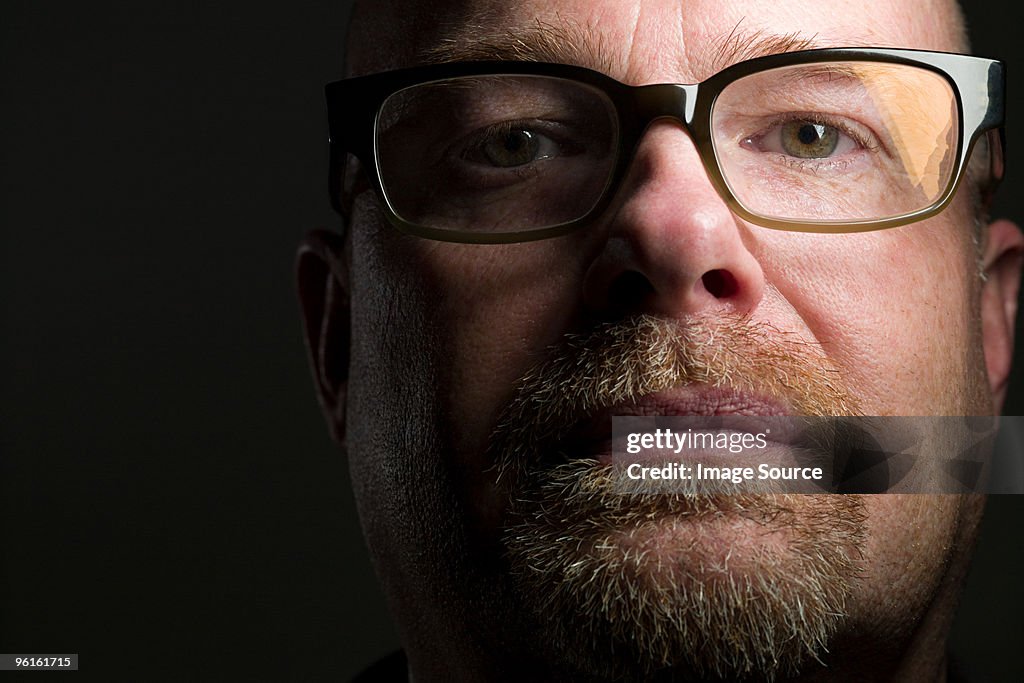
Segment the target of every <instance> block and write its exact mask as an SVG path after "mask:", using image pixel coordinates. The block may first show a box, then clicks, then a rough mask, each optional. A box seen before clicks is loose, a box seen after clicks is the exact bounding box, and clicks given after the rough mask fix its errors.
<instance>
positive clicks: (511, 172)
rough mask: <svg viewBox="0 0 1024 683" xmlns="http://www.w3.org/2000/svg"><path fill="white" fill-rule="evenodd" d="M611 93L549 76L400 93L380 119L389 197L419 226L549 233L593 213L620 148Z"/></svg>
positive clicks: (447, 83) (380, 152) (379, 147)
mask: <svg viewBox="0 0 1024 683" xmlns="http://www.w3.org/2000/svg"><path fill="white" fill-rule="evenodd" d="M617 131H618V124H617V122H616V115H615V111H614V108H613V106H612V104H611V103H610V102H609V101H608V99H607V97H606V96H605V95H604V94H603V93H601V92H600V91H598V90H595V89H593V88H591V87H589V86H587V85H584V84H582V83H577V82H574V81H568V80H564V79H559V78H549V77H544V76H517V75H504V76H483V77H463V78H455V79H448V80H443V81H435V82H432V83H427V84H423V85H417V86H413V87H410V88H407V89H405V90H402V91H399V92H398V93H396V94H394V95H392V96H391V97H390V98H388V99H387V100H386V101H385V102H384V105H383V107H382V108H381V111H380V114H379V116H378V120H377V131H376V154H377V165H378V168H379V171H380V177H381V184H382V185H383V188H384V194H385V196H386V198H387V200H388V202H389V203H390V205H391V207H392V209H393V210H394V211H395V213H396V214H397V215H398V216H399V217H401V218H402V219H403V220H405V221H408V222H410V223H413V224H416V225H420V226H425V227H430V228H436V229H441V230H451V231H453V232H475V233H508V232H520V231H526V230H539V229H543V228H549V227H553V226H556V225H561V224H563V223H568V222H571V221H574V220H576V219H579V218H582V217H583V216H585V215H586V214H587V213H588V212H589V211H590V210H591V209H592V208H593V207H594V205H595V204H596V203H597V201H598V199H599V198H600V197H601V195H602V193H603V192H604V190H605V188H606V186H607V185H608V182H609V179H610V177H611V174H612V169H613V168H614V165H615V156H616V152H617V149H618V141H617Z"/></svg>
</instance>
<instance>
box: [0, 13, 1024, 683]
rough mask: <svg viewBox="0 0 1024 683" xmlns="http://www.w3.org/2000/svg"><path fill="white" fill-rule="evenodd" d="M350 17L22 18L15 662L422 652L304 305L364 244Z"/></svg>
mask: <svg viewBox="0 0 1024 683" xmlns="http://www.w3.org/2000/svg"><path fill="white" fill-rule="evenodd" d="M1004 6H1005V7H1006V8H1010V7H1012V5H1011V4H1010V3H1009V2H1006V3H1001V2H985V3H973V7H971V8H968V10H969V13H970V15H971V20H972V25H973V29H974V37H975V46H976V49H975V51H976V52H977V53H979V54H984V55H986V56H993V57H999V58H1003V59H1005V60H1007V61H1009V62H1010V63H1011V64H1010V69H1009V73H1010V101H1009V113H1010V123H1009V127H1010V134H1009V156H1010V166H1009V172H1008V177H1007V181H1006V184H1005V187H1004V188H1003V190H1002V191H1001V194H1000V196H999V200H998V204H997V207H996V211H995V214H996V215H1008V216H1011V217H1014V218H1016V219H1017V220H1018V221H1021V220H1024V202H1022V199H1021V195H1022V194H1024V161H1022V160H1024V148H1021V147H1020V146H1019V145H1017V144H1016V142H1017V140H1024V106H1021V105H1022V100H1024V58H1022V57H1021V52H1020V50H1021V47H1020V41H1019V38H1018V37H1017V35H1011V34H1010V32H1009V31H1008V29H1009V28H1010V26H1009V24H1008V23H1007V18H1006V16H1007V15H1006V14H1005V13H1004V12H1003V11H1002V8H1003V7H1004ZM982 7H983V8H984V9H983V10H982V9H980V8H982ZM347 12H348V3H347V2H338V1H333V2H323V1H321V2H305V3H290V4H288V5H287V8H285V6H284V5H282V6H281V7H278V8H267V7H265V6H264V5H261V4H258V3H257V4H254V3H241V2H236V3H230V4H224V3H219V4H217V8H216V9H215V8H213V7H210V6H209V5H203V6H201V5H200V3H189V4H187V5H185V6H183V7H177V8H174V7H170V6H168V5H165V4H150V5H148V6H147V7H145V8H144V9H143V8H141V7H138V8H134V9H118V8H115V7H112V6H107V5H104V4H95V3H80V2H63V3H47V4H45V5H44V4H42V3H28V2H12V1H10V0H7V1H6V2H4V4H3V8H2V10H0V144H2V152H0V155H2V156H0V177H2V185H0V278H2V280H0V306H2V309H0V310H2V314H0V325H2V328H0V359H2V360H0V362H2V366H0V652H6V653H17V652H35V653H43V652H47V653H68V652H77V653H80V655H81V663H82V664H81V666H82V673H81V675H82V676H86V677H90V678H92V679H93V680H116V679H134V680H199V679H201V680H218V679H223V678H228V677H230V678H232V679H241V678H245V679H248V680H291V679H295V680H306V679H317V680H319V679H327V678H332V677H333V678H335V679H343V678H347V677H348V676H350V675H351V674H352V673H353V672H355V671H356V670H358V669H359V668H361V667H363V666H365V665H366V664H367V663H368V662H370V661H372V660H373V659H375V658H376V657H378V656H380V655H381V654H383V653H384V652H386V651H388V650H389V649H391V648H393V647H395V646H396V643H397V639H396V637H395V634H394V630H393V628H392V627H391V626H390V623H389V621H388V618H387V616H386V614H385V612H384V608H383V601H382V598H381V595H380V592H379V590H378V588H377V587H376V583H375V581H374V579H373V577H372V571H371V569H370V567H369V562H368V559H367V557H366V552H365V550H364V549H363V546H362V542H361V538H360V532H359V527H358V522H357V520H356V518H355V513H354V510H353V505H352V501H351V497H350V493H349V484H348V475H347V470H346V464H345V462H344V461H343V458H342V457H341V456H339V455H338V454H337V453H336V452H335V450H334V449H333V447H332V445H331V444H330V442H329V440H328V437H327V432H326V429H325V428H324V425H323V424H322V421H321V419H320V416H319V412H318V408H317V406H316V402H315V400H314V396H313V391H312V388H311V383H310V382H309V380H308V379H307V371H306V364H305V357H304V351H303V347H302V343H301V336H300V325H299V321H298V315H297V307H296V303H295V295H294V288H293V285H292V271H291V269H292V258H293V253H294V249H295V246H296V244H297V242H298V240H299V238H300V237H301V235H302V234H303V233H304V232H305V231H306V230H307V229H309V228H312V227H316V226H331V225H335V218H334V216H333V214H332V213H331V212H330V210H329V206H328V203H327V191H326V177H325V176H326V174H325V171H326V163H327V159H326V144H325V142H326V129H325V122H324V106H323V100H322V86H323V84H324V83H326V82H327V81H329V80H333V79H336V78H338V77H340V76H341V63H342V50H343V48H342V38H343V35H344V25H345V19H346V16H347ZM1009 23H1010V24H1012V23H1013V22H1009ZM1014 33H1016V32H1014ZM1019 329H1020V326H1018V330H1019ZM1018 365H1020V363H1018ZM1022 385H1024V381H1022V378H1021V377H1020V373H1019V371H1018V376H1017V379H1016V381H1015V385H1014V389H1013V393H1012V396H1011V398H1010V401H1009V404H1008V406H1007V410H1006V412H1007V413H1008V414H1021V413H1022V411H1024V386H1022ZM989 506H990V511H989V515H988V517H987V519H986V522H985V527H984V530H983V534H982V537H981V540H980V544H979V548H978V553H977V555H976V563H975V569H974V571H973V573H972V575H971V578H970V581H969V585H968V589H967V597H966V599H965V605H964V607H963V608H962V610H961V613H960V615H959V620H958V623H957V627H956V629H955V634H954V648H955V649H956V651H957V652H959V653H961V655H962V656H963V657H964V658H966V659H967V660H968V661H970V662H971V663H973V664H974V665H975V666H978V667H979V668H981V669H982V670H985V669H987V670H988V671H989V672H990V674H991V675H992V678H993V680H1018V678H1017V676H1018V675H1019V674H1015V673H1013V672H1014V671H1015V670H1016V664H1015V657H1016V656H1017V655H1018V652H1017V650H1018V649H1019V647H1020V645H1021V643H1024V617H1022V616H1021V614H1022V608H1024V588H1022V584H1024V559H1022V556H1024V541H1022V538H1024V535H1022V534H1020V532H1019V528H1020V525H1021V522H1022V521H1024V497H1022V496H1017V497H1009V496H997V497H993V498H992V499H990V502H989ZM90 674H91V675H90ZM63 675H69V674H63ZM0 676H2V674H0ZM44 677H45V676H44Z"/></svg>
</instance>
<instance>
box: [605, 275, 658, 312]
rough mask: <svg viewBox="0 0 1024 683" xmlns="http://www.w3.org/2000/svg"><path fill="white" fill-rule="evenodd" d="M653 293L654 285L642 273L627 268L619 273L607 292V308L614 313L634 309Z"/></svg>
mask: <svg viewBox="0 0 1024 683" xmlns="http://www.w3.org/2000/svg"><path fill="white" fill-rule="evenodd" d="M654 293H655V290H654V285H652V284H651V281H650V280H648V279H647V277H646V276H645V275H644V274H643V273H638V272H637V271H635V270H627V271H626V272H624V273H622V274H620V275H619V276H618V277H617V278H615V281H614V282H613V283H612V286H611V288H610V290H609V292H608V308H609V309H610V310H611V311H612V312H613V313H615V314H622V313H623V312H626V311H629V310H631V309H634V308H635V307H636V306H637V304H638V303H639V302H645V301H648V300H649V299H650V297H651V296H652V295H653V294H654Z"/></svg>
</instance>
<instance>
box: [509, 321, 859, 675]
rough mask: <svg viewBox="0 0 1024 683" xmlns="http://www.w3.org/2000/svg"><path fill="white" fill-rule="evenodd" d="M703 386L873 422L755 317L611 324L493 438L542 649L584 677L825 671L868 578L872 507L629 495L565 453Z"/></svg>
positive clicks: (528, 379) (567, 348)
mask: <svg viewBox="0 0 1024 683" xmlns="http://www.w3.org/2000/svg"><path fill="white" fill-rule="evenodd" d="M691 384H699V385H703V386H710V387H724V388H728V389H733V390H736V391H751V392H757V393H760V394H762V395H767V396H769V397H772V398H774V399H779V400H781V401H783V402H784V403H785V404H786V405H788V406H791V407H792V409H793V411H794V412H795V413H798V414H805V415H853V414H856V412H857V404H856V401H855V400H854V399H853V398H852V397H851V396H850V395H849V394H848V393H847V392H846V391H845V390H843V388H842V387H841V382H840V378H839V375H838V373H837V372H836V371H835V370H834V369H833V368H832V367H831V366H830V364H829V363H828V362H827V359H826V358H825V357H824V356H823V355H822V354H821V352H820V351H818V350H816V349H815V348H814V347H811V346H809V345H807V344H806V343H803V342H799V341H794V340H793V339H791V338H789V337H787V336H786V335H783V334H781V333H780V332H778V331H777V330H775V329H774V328H771V327H769V326H766V325H758V324H754V323H751V322H749V321H748V320H745V319H738V318H737V319H724V320H717V321H709V322H701V321H697V322H691V323H690V324H687V325H686V326H685V327H682V326H680V325H679V324H677V323H673V322H669V321H665V320H663V319H659V318H654V317H650V316H641V317H638V318H634V319H631V320H628V321H624V322H618V323H610V324H606V325H602V326H599V327H597V328H595V329H593V330H592V331H591V332H589V333H587V334H583V335H572V336H568V337H567V338H566V339H565V340H564V342H563V343H562V344H560V345H559V346H557V347H556V348H554V349H552V351H551V353H550V354H549V355H548V357H547V358H546V359H545V360H544V361H542V362H541V363H539V364H538V365H537V366H536V367H534V368H533V369H532V370H531V371H530V372H528V373H527V374H526V375H525V376H524V378H523V379H522V381H521V382H520V383H519V385H518V387H519V388H518V391H517V393H516V396H515V398H514V400H513V401H512V402H511V403H510V405H509V406H508V408H507V409H506V410H505V412H504V414H503V418H502V419H501V420H500V421H499V426H498V427H497V429H496V430H495V432H494V434H493V436H492V440H491V456H492V457H493V461H494V462H495V466H496V468H497V471H498V474H499V477H498V480H499V483H500V484H501V486H503V487H504V490H506V491H507V492H508V494H509V499H510V503H509V514H508V516H507V521H506V524H505V533H504V546H505V548H506V551H507V556H508V560H509V565H510V570H511V574H512V577H513V583H514V586H515V592H516V599H517V600H518V601H519V602H520V603H521V608H522V609H523V610H524V611H525V612H526V613H527V614H530V615H532V617H533V623H534V627H535V628H537V629H538V630H539V631H540V632H541V634H540V636H539V637H538V638H537V642H539V643H541V644H542V646H543V647H547V648H549V649H551V650H552V652H551V653H550V654H551V658H552V659H554V660H556V661H564V662H568V663H569V667H570V669H571V670H572V671H573V672H574V673H576V674H578V675H579V676H581V677H582V676H588V677H598V678H615V679H623V680H630V679H636V680H651V679H657V678H664V679H666V680H683V679H691V678H698V677H699V678H710V679H742V678H749V677H757V678H759V679H767V680H772V679H774V678H775V677H777V676H779V675H784V674H794V673H797V672H798V671H800V670H802V669H803V668H805V667H806V666H807V664H808V662H813V661H815V660H817V661H819V662H820V661H821V660H822V658H823V657H824V656H825V654H826V652H827V646H828V642H829V640H830V638H831V637H832V636H833V635H834V634H835V633H836V631H837V630H838V629H839V628H840V627H841V624H842V620H843V616H844V611H845V606H846V602H847V599H848V597H849V596H850V594H851V591H852V590H853V589H854V586H855V583H856V580H857V577H858V575H859V573H860V572H861V569H862V567H861V557H860V554H859V547H860V546H861V544H862V543H863V542H864V539H865V530H864V522H865V514H864V505H863V501H862V500H861V499H860V498H859V497H856V496H849V495H846V496H838V495H836V496H832V495H779V494H772V493H765V494H754V493H749V492H747V493H742V494H739V493H729V492H726V491H725V490H723V489H716V488H715V487H713V486H712V487H709V488H708V489H707V490H706V491H705V492H703V493H701V494H697V495H694V494H682V493H651V492H636V493H626V494H624V493H623V489H622V488H621V486H617V484H618V482H617V481H616V479H615V477H616V476H617V475H616V474H615V473H613V470H612V468H611V467H610V466H607V465H601V464H599V463H598V462H597V461H596V460H593V459H588V458H581V457H574V456H573V454H572V453H566V452H564V448H563V445H564V442H565V438H566V436H567V434H568V433H569V432H570V431H571V429H572V427H573V425H574V424H576V423H577V422H578V421H579V420H581V419H585V418H586V417H587V416H588V415H591V414H593V413H594V412H596V411H599V410H602V409H607V408H609V407H611V406H615V405H617V404H620V403H622V402H624V401H629V400H631V399H636V398H639V397H643V396H645V395H648V394H652V393H656V392H659V391H665V390H668V389H672V388H677V387H681V386H686V385H691Z"/></svg>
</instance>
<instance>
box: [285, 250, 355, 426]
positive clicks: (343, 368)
mask: <svg viewBox="0 0 1024 683" xmlns="http://www.w3.org/2000/svg"><path fill="white" fill-rule="evenodd" d="M345 244H346V240H345V238H344V237H342V236H341V235H339V234H336V233H333V232H329V231H327V230H314V231H313V232H311V233H309V234H308V235H306V238H305V239H304V240H303V241H302V244H301V245H300V246H299V252H298V255H297V257H296V260H295V271H296V277H297V280H298V290H299V301H300V303H301V305H302V318H303V323H304V331H305V335H306V350H307V352H308V355H309V364H310V369H311V370H312V372H313V382H314V384H315V385H316V391H317V397H318V398H319V400H320V407H321V409H322V410H323V412H324V417H325V419H326V420H327V426H328V428H329V429H330V431H331V436H332V438H333V439H334V440H335V442H336V443H338V444H339V445H344V443H345V396H346V391H347V389H348V363H349V348H350V338H351V337H350V316H349V294H350V288H349V266H348V263H349V262H348V254H347V251H346V249H345Z"/></svg>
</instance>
